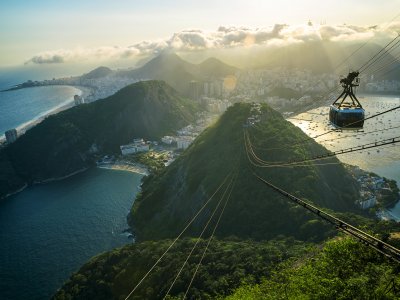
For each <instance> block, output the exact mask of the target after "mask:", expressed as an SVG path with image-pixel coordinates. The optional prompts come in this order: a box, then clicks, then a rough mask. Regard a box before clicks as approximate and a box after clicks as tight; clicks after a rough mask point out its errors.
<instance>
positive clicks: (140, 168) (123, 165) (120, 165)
mask: <svg viewBox="0 0 400 300" xmlns="http://www.w3.org/2000/svg"><path fill="white" fill-rule="evenodd" d="M96 167H97V168H100V169H108V170H118V171H126V172H132V173H136V174H141V175H143V176H148V175H149V174H150V173H149V171H148V169H147V168H146V166H144V165H141V164H133V163H129V162H125V161H117V162H115V163H108V164H101V165H97V166H96ZM89 169H90V167H86V168H82V169H79V170H77V171H74V172H72V173H70V174H67V175H65V176H62V177H52V178H48V179H45V180H42V181H34V182H33V184H32V186H33V185H38V184H47V183H50V182H55V181H61V180H64V179H67V178H69V177H72V176H74V175H77V174H80V173H83V172H85V171H87V170H89ZM27 187H29V185H28V184H27V183H25V184H24V185H23V186H22V187H21V188H19V189H17V190H15V191H13V192H10V193H8V194H7V195H5V196H2V197H0V200H5V199H7V198H8V197H11V196H13V195H16V194H18V193H20V192H22V191H23V190H25V189H26V188H27Z"/></svg>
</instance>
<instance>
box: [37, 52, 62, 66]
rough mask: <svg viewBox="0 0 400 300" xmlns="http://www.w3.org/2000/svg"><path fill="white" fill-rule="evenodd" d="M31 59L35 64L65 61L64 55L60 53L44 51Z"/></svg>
mask: <svg viewBox="0 0 400 300" xmlns="http://www.w3.org/2000/svg"><path fill="white" fill-rule="evenodd" d="M29 61H30V62H32V63H35V64H58V63H63V62H64V57H63V56H62V55H58V54H52V53H44V54H41V55H36V56H34V57H32V58H31V59H30V60H29Z"/></svg>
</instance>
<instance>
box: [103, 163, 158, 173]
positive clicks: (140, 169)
mask: <svg viewBox="0 0 400 300" xmlns="http://www.w3.org/2000/svg"><path fill="white" fill-rule="evenodd" d="M97 168H100V169H109V170H118V171H127V172H132V173H137V174H141V175H143V176H148V175H149V174H150V172H149V171H148V169H147V168H146V166H144V165H141V164H134V163H130V162H126V161H116V162H114V163H107V164H98V165H97Z"/></svg>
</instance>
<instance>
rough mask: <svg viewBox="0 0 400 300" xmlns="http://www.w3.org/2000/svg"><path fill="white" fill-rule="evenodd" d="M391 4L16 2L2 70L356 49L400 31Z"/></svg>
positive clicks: (3, 18)
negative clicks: (304, 47)
mask: <svg viewBox="0 0 400 300" xmlns="http://www.w3.org/2000/svg"><path fill="white" fill-rule="evenodd" d="M383 2H384V4H383V3H382V1H381V2H379V3H377V2H376V1H358V0H352V1H347V2H346V3H338V2H337V1H335V2H334V1H331V0H329V1H323V2H322V1H315V0H310V1H301V2H296V3H292V2H290V1H288V0H284V1H279V2H275V3H273V4H268V3H267V2H265V1H246V2H245V1H230V2H229V3H223V2H222V1H214V2H211V1H209V0H206V1H191V3H187V2H186V1H172V2H168V3H164V2H162V1H155V0H152V1H146V2H139V3H137V2H135V3H130V2H128V1H113V2H112V3H111V2H108V1H96V2H91V3H90V2H85V3H81V2H78V1H69V2H68V3H67V2H64V1H61V2H60V1H57V2H52V1H47V0H43V1H36V2H34V3H24V2H23V1H12V2H11V1H9V2H6V3H3V4H2V9H1V11H0V26H1V27H2V28H3V31H2V32H1V34H0V40H1V41H2V43H1V44H0V68H4V67H10V66H14V67H15V66H22V65H24V64H28V65H34V64H40V65H43V64H67V63H68V64H74V63H77V64H80V63H82V64H92V65H93V66H94V65H101V64H109V65H110V64H111V67H133V66H134V64H135V63H136V62H137V61H139V60H140V59H142V58H144V57H146V56H149V55H155V54H157V53H159V52H161V51H163V50H166V49H170V50H174V51H177V52H181V53H183V54H184V55H187V56H188V57H191V58H192V59H193V58H194V54H200V57H204V55H201V52H204V51H214V52H215V51H219V50H231V49H239V50H240V49H245V50H248V49H253V48H270V47H282V46H286V45H292V44H296V43H307V42H310V41H334V42H343V43H347V44H349V43H353V42H356V43H358V42H363V41H367V40H369V39H371V38H374V42H378V43H379V42H381V41H383V40H386V39H389V38H392V37H393V36H395V35H396V33H397V32H398V31H399V29H400V22H398V21H397V18H396V17H398V15H396V12H397V9H398V7H400V6H399V4H400V1H399V0H386V1H383ZM377 11H379V14H378V13H376V12H377ZM193 53H194V54H193Z"/></svg>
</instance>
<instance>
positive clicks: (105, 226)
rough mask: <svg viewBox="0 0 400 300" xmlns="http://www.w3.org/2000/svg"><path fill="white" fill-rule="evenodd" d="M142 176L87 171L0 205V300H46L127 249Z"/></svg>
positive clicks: (6, 200)
mask: <svg viewBox="0 0 400 300" xmlns="http://www.w3.org/2000/svg"><path fill="white" fill-rule="evenodd" d="M141 178H142V175H140V174H137V173H132V172H127V171H117V170H107V169H96V168H95V169H91V170H89V171H86V172H84V173H80V174H78V175H75V176H72V177H70V178H67V179H65V180H62V181H57V182H52V183H48V184H45V185H37V186H34V187H30V188H28V189H25V190H24V191H22V192H21V193H19V194H16V195H14V196H12V197H9V198H7V199H5V200H3V201H1V202H0V245H1V246H0V257H1V262H0V264H1V267H0V299H2V300H8V299H10V300H11V299H13V300H14V299H21V300H22V299H49V298H50V297H51V295H53V294H54V293H55V291H56V290H57V289H58V288H60V287H61V286H62V284H63V282H64V281H65V280H67V279H68V278H69V276H70V275H71V274H72V273H73V272H74V271H77V270H78V269H79V268H80V267H81V266H82V265H83V264H84V263H85V262H87V261H88V260H89V259H90V258H91V257H93V256H95V255H97V254H99V253H101V252H103V251H107V250H110V249H113V248H116V247H119V246H122V245H124V244H127V243H132V239H130V238H128V236H127V235H128V234H127V233H124V232H123V231H124V230H125V229H126V228H127V227H128V225H127V222H126V217H127V215H128V212H129V210H130V208H131V206H132V203H133V201H134V199H135V196H136V193H137V192H138V190H139V185H140V181H141Z"/></svg>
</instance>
